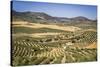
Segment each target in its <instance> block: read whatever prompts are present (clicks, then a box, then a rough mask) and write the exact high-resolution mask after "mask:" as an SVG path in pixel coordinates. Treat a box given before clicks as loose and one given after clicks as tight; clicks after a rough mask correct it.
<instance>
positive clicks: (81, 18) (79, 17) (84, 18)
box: [71, 16, 90, 21]
mask: <svg viewBox="0 0 100 67" xmlns="http://www.w3.org/2000/svg"><path fill="white" fill-rule="evenodd" d="M71 20H74V21H90V19H88V18H86V17H83V16H78V17H74V18H71Z"/></svg>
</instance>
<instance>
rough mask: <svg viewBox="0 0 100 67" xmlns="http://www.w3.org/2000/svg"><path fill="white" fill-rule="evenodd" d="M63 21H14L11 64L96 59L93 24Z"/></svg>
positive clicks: (57, 62)
mask: <svg viewBox="0 0 100 67" xmlns="http://www.w3.org/2000/svg"><path fill="white" fill-rule="evenodd" d="M62 24H63V23H54V24H51V23H47V24H44V23H30V22H26V21H16V22H15V21H13V22H12V65H13V66H17V65H19V66H20V65H39V64H59V63H73V62H89V61H96V60H97V29H96V25H95V24H92V23H91V24H85V23H84V24H81V23H78V24H76V25H75V24H74V23H64V24H63V25H62ZM86 25H87V26H86Z"/></svg>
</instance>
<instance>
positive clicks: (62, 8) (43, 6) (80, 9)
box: [12, 1, 97, 19]
mask: <svg viewBox="0 0 100 67" xmlns="http://www.w3.org/2000/svg"><path fill="white" fill-rule="evenodd" d="M12 8H13V10H15V11H20V12H23V11H31V12H44V13H47V14H49V15H51V16H56V17H68V18H71V17H76V16H84V17H87V18H89V19H96V17H97V7H96V6H90V5H72V4H55V3H43V2H24V1H13V4H12Z"/></svg>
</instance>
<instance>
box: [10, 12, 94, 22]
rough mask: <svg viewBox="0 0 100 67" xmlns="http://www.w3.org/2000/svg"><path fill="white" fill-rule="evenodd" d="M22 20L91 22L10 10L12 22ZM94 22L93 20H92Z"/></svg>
mask: <svg viewBox="0 0 100 67" xmlns="http://www.w3.org/2000/svg"><path fill="white" fill-rule="evenodd" d="M17 20H23V21H29V22H70V21H74V22H77V21H92V20H90V19H88V18H86V17H82V16H79V17H74V18H66V17H52V16H50V15H48V14H46V13H43V12H16V11H14V10H12V21H17ZM94 21H95V20H94Z"/></svg>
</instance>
